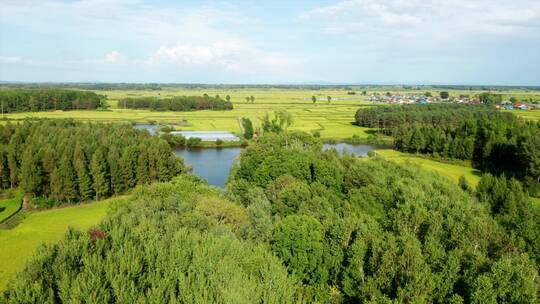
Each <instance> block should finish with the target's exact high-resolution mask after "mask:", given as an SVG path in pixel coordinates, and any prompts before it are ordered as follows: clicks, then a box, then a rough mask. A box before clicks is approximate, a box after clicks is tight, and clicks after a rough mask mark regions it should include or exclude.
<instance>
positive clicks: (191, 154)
mask: <svg viewBox="0 0 540 304" xmlns="http://www.w3.org/2000/svg"><path fill="white" fill-rule="evenodd" d="M332 147H334V148H336V149H337V150H338V152H339V153H343V151H344V150H345V149H347V150H348V151H349V153H354V154H355V155H357V156H367V153H368V152H369V151H371V150H376V149H380V148H381V147H380V146H371V145H360V146H353V145H349V144H335V145H330V144H325V145H324V149H325V150H326V149H330V148H332ZM174 152H175V154H176V155H178V156H180V157H182V158H183V159H184V163H185V164H186V165H188V166H191V168H192V169H193V171H192V173H193V174H196V175H198V176H200V177H202V178H204V179H206V180H207V181H208V184H210V185H213V186H217V187H224V186H225V183H226V182H227V178H228V177H229V171H230V170H231V167H232V165H233V164H234V161H235V160H236V158H237V157H238V155H240V152H242V148H205V149H204V148H203V149H178V150H175V151H174Z"/></svg>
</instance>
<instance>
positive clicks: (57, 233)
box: [0, 197, 125, 292]
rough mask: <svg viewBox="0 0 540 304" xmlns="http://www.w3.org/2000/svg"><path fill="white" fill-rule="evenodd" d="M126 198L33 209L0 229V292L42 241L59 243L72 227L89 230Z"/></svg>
mask: <svg viewBox="0 0 540 304" xmlns="http://www.w3.org/2000/svg"><path fill="white" fill-rule="evenodd" d="M124 199H125V198H121V197H120V198H114V199H109V200H105V201H100V202H95V203H90V204H84V205H78V206H73V207H66V208H58V209H50V210H46V211H39V212H32V213H28V214H26V215H25V216H24V217H25V218H24V220H23V221H22V222H21V223H19V224H18V225H17V226H15V227H13V228H12V229H0V292H1V291H2V290H3V289H4V288H5V287H6V285H7V283H8V282H9V280H10V279H11V278H12V277H13V276H15V275H16V273H17V272H19V271H21V270H22V269H23V267H24V264H25V263H26V261H28V260H29V259H30V257H32V255H33V254H34V253H35V252H36V249H37V248H38V247H39V246H40V245H41V244H43V243H45V244H50V243H54V242H57V241H58V240H60V239H61V238H62V237H63V236H64V234H65V233H66V231H67V230H68V227H72V228H74V229H78V230H86V229H88V228H89V227H92V226H94V225H96V224H98V223H99V222H100V221H101V220H102V219H103V218H104V217H105V214H106V213H107V211H108V210H109V208H110V207H111V206H112V205H113V204H114V203H118V202H119V201H122V200H124Z"/></svg>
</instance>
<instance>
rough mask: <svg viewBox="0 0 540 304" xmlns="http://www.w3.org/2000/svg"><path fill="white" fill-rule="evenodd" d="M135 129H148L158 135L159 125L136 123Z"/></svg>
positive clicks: (152, 133)
mask: <svg viewBox="0 0 540 304" xmlns="http://www.w3.org/2000/svg"><path fill="white" fill-rule="evenodd" d="M133 127H134V128H135V129H138V130H148V132H149V133H150V134H151V135H157V134H158V128H159V126H158V125H149V124H136V125H134V126H133Z"/></svg>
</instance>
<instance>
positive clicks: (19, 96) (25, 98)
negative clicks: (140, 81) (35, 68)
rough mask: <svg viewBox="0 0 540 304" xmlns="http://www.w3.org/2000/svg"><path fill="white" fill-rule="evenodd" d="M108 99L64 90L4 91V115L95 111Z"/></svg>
mask: <svg viewBox="0 0 540 304" xmlns="http://www.w3.org/2000/svg"><path fill="white" fill-rule="evenodd" d="M105 100H106V97H105V96H102V95H98V94H96V93H94V92H90V91H80V90H64V89H2V90H0V107H1V108H2V112H3V113H12V112H29V111H31V112H38V111H53V110H93V109H97V108H100V107H102V106H104V105H105Z"/></svg>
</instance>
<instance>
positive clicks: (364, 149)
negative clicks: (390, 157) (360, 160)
mask: <svg viewBox="0 0 540 304" xmlns="http://www.w3.org/2000/svg"><path fill="white" fill-rule="evenodd" d="M330 148H335V149H336V150H337V151H338V152H339V154H343V152H344V151H345V150H347V151H349V153H354V155H356V156H362V157H365V156H367V155H368V152H369V151H373V150H377V149H387V148H388V147H385V146H374V145H356V146H355V145H351V144H345V143H340V144H324V145H323V149H324V150H328V149H330Z"/></svg>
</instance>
